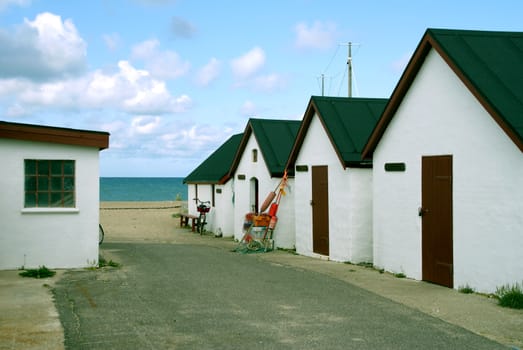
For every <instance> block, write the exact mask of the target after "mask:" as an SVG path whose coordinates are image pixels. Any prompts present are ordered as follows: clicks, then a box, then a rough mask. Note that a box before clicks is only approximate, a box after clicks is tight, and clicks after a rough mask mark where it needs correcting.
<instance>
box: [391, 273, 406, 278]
mask: <svg viewBox="0 0 523 350" xmlns="http://www.w3.org/2000/svg"><path fill="white" fill-rule="evenodd" d="M394 277H397V278H405V277H407V276H406V275H405V274H404V273H403V272H398V273H395V274H394Z"/></svg>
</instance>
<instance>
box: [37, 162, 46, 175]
mask: <svg viewBox="0 0 523 350" xmlns="http://www.w3.org/2000/svg"><path fill="white" fill-rule="evenodd" d="M38 175H49V161H48V160H39V161H38Z"/></svg>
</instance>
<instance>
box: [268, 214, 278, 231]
mask: <svg viewBox="0 0 523 350" xmlns="http://www.w3.org/2000/svg"><path fill="white" fill-rule="evenodd" d="M277 222H278V217H277V216H276V215H274V216H271V221H270V222H269V228H270V229H271V230H274V228H275V227H276V223H277Z"/></svg>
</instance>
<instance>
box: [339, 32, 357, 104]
mask: <svg viewBox="0 0 523 350" xmlns="http://www.w3.org/2000/svg"><path fill="white" fill-rule="evenodd" d="M341 45H347V46H348V47H349V55H348V57H347V68H348V71H349V72H348V75H349V79H348V84H349V97H352V45H359V44H354V43H353V42H352V41H349V42H348V43H347V44H341Z"/></svg>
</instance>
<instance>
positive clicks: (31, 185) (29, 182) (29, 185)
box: [25, 176, 36, 192]
mask: <svg viewBox="0 0 523 350" xmlns="http://www.w3.org/2000/svg"><path fill="white" fill-rule="evenodd" d="M25 191H26V192H30V191H33V192H34V191H36V176H26V177H25Z"/></svg>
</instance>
